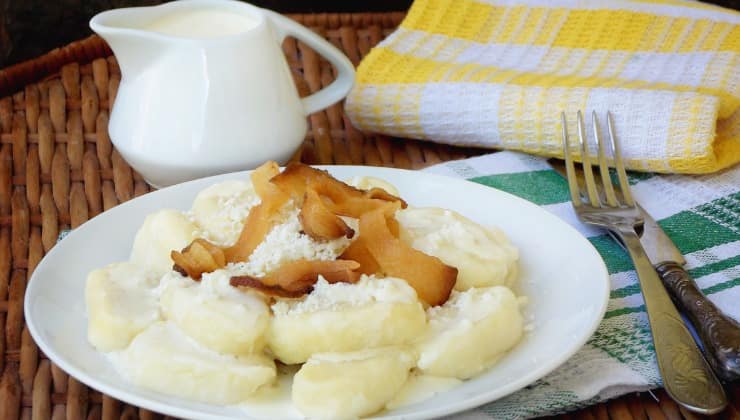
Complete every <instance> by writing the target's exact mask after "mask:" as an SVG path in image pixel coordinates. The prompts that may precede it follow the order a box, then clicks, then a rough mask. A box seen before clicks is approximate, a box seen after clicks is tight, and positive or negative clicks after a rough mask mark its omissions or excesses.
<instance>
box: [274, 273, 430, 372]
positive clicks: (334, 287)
mask: <svg viewBox="0 0 740 420" xmlns="http://www.w3.org/2000/svg"><path fill="white" fill-rule="evenodd" d="M272 314H273V317H272V322H271V324H270V328H269V330H268V332H267V345H268V347H269V348H270V351H271V352H272V354H274V355H275V357H276V358H277V359H278V360H280V361H281V362H283V363H287V364H293V363H303V362H305V361H306V360H308V359H309V357H311V355H312V354H315V353H327V352H335V353H336V352H347V351H357V350H362V349H367V348H374V347H383V346H390V345H401V344H409V343H411V342H412V341H413V340H415V339H416V338H418V337H419V336H421V334H423V333H424V331H425V330H426V314H425V313H424V308H423V307H422V305H421V303H420V302H419V300H418V299H417V297H416V292H414V289H412V288H411V287H409V285H408V284H407V283H406V282H405V281H403V280H400V279H395V278H388V277H387V278H375V277H374V276H363V278H362V279H361V280H360V281H359V282H357V283H356V284H347V283H334V284H330V283H328V282H326V281H324V280H323V279H322V280H320V281H319V282H318V283H316V285H315V286H314V289H313V292H311V293H310V294H309V295H307V296H306V297H305V298H304V299H301V300H280V301H278V302H276V303H274V304H273V305H272Z"/></svg>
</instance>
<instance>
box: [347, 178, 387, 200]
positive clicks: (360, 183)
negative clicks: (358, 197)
mask: <svg viewBox="0 0 740 420" xmlns="http://www.w3.org/2000/svg"><path fill="white" fill-rule="evenodd" d="M346 182H347V184H349V185H351V186H353V187H355V188H358V189H361V190H371V189H373V188H380V189H382V190H385V191H386V192H389V193H391V194H393V195H395V196H396V197H398V196H399V194H398V189H397V188H396V187H395V186H394V185H393V184H391V183H390V182H388V181H386V180H384V179H380V178H376V177H374V176H353V177H352V178H350V179H348V180H347V181H346Z"/></svg>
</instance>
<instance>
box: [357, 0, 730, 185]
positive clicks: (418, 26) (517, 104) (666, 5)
mask: <svg viewBox="0 0 740 420" xmlns="http://www.w3.org/2000/svg"><path fill="white" fill-rule="evenodd" d="M578 109H582V110H586V109H588V110H596V111H599V112H600V113H603V112H604V111H606V110H611V111H612V113H613V114H614V118H615V125H616V126H617V127H618V132H619V137H620V139H621V141H622V144H623V146H622V147H623V150H624V156H625V160H626V165H627V167H628V168H631V169H635V170H640V171H647V172H663V173H709V172H714V171H717V170H719V169H722V168H726V167H729V166H731V165H732V164H734V163H736V162H738V161H740V13H739V12H736V11H732V10H728V9H723V8H720V7H717V6H713V5H707V4H702V3H699V2H693V1H682V0H655V1H649V0H635V1H630V0H589V1H581V0H415V1H414V3H413V5H412V7H411V9H410V10H409V12H408V15H407V16H406V18H405V19H404V21H403V23H402V24H401V26H400V28H398V30H396V31H395V32H394V33H393V34H391V35H390V36H389V37H388V38H387V39H385V40H384V41H382V42H381V43H380V44H379V45H378V46H377V47H375V48H374V49H373V50H372V51H371V52H370V53H369V54H368V55H367V56H366V57H365V58H364V59H363V61H362V62H361V63H360V65H359V68H358V70H357V80H356V84H355V87H354V89H353V90H352V92H351V93H350V95H349V97H348V98H347V102H346V111H347V113H348V114H349V116H350V118H351V120H352V122H353V123H354V125H355V126H356V127H359V128H360V129H363V130H366V131H372V132H378V133H383V134H388V135H392V136H398V137H406V138H416V139H427V140H432V141H436V142H442V143H448V144H456V145H466V146H481V147H490V148H497V149H501V148H503V149H509V150H519V151H525V152H528V153H533V154H539V155H544V156H560V155H561V147H560V141H561V134H560V133H561V122H560V112H561V111H562V110H565V111H567V112H568V116H569V123H568V124H569V125H570V124H574V121H575V111H576V110H578ZM574 127H575V126H572V127H571V128H570V130H571V132H575V128H574Z"/></svg>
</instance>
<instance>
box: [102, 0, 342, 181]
mask: <svg viewBox="0 0 740 420" xmlns="http://www.w3.org/2000/svg"><path fill="white" fill-rule="evenodd" d="M90 27H91V28H92V29H93V30H94V31H95V32H97V33H98V34H100V36H102V37H103V38H104V39H105V40H106V41H107V42H108V44H109V45H110V46H111V49H112V50H113V52H114V54H115V56H116V59H117V60H118V63H119V66H120V68H121V75H122V78H121V83H120V86H119V89H118V94H117V97H116V100H115V103H114V106H113V110H112V114H111V119H110V123H109V132H110V136H111V140H112V141H113V143H114V145H115V146H116V148H117V149H118V151H119V152H120V153H121V155H122V156H123V157H124V159H126V161H127V162H128V163H129V164H130V165H131V166H132V167H133V168H134V169H136V170H137V171H138V172H139V173H140V174H141V175H142V176H143V177H144V178H145V179H146V180H147V182H149V183H150V184H151V185H153V186H156V187H162V186H167V185H171V184H174V183H178V182H182V181H187V180H190V179H195V178H198V177H202V176H207V175H213V174H218V173H225V172H231V171H237V170H244V169H249V168H252V167H255V166H257V165H259V164H261V163H262V162H264V161H266V160H271V159H272V160H277V161H280V162H285V161H286V160H287V159H288V158H290V156H291V155H292V154H293V153H294V152H295V151H296V149H297V148H298V146H299V145H300V144H301V142H302V141H303V138H304V137H305V134H306V129H307V123H306V115H307V114H310V113H312V112H315V111H318V110H321V109H323V108H326V107H328V106H330V105H332V104H333V103H335V102H337V101H339V100H340V99H341V98H342V97H344V96H345V95H346V94H347V92H349V89H350V88H351V87H352V83H353V80H354V68H353V66H352V64H351V63H350V62H349V60H348V59H347V58H346V57H345V56H344V55H343V54H342V53H341V52H340V51H339V50H337V49H336V48H334V47H333V46H332V45H331V44H329V43H328V42H326V41H325V40H324V39H323V38H321V37H319V36H318V35H316V34H315V33H313V32H311V31H310V30H308V29H307V28H305V27H303V26H301V25H299V24H298V23H296V22H294V21H292V20H290V19H288V18H286V17H284V16H281V15H279V14H277V13H274V12H271V11H269V10H265V9H261V8H258V7H255V6H252V5H249V4H246V3H242V2H238V1H231V0H181V1H175V2H171V3H167V4H164V5H160V6H154V7H136V8H125V9H116V10H110V11H107V12H103V13H100V14H98V15H97V16H95V17H93V19H92V20H91V21H90ZM286 36H295V37H296V38H298V39H300V40H301V41H303V42H304V43H306V44H307V45H309V46H310V47H311V48H313V49H314V50H316V51H317V52H318V53H319V54H321V55H323V56H324V57H326V58H327V59H328V60H329V61H330V62H331V63H332V64H333V65H334V66H335V67H336V68H337V70H338V77H337V79H336V80H335V81H334V82H333V83H332V84H330V85H329V86H327V87H326V88H324V89H322V90H320V91H318V92H316V93H314V94H312V95H310V96H308V97H305V98H299V96H298V93H297V91H296V88H295V84H294V82H293V79H292V76H291V74H290V69H289V68H288V65H287V63H286V61H285V57H284V55H283V53H282V49H281V48H280V44H281V42H282V40H283V39H284V38H285V37H286Z"/></svg>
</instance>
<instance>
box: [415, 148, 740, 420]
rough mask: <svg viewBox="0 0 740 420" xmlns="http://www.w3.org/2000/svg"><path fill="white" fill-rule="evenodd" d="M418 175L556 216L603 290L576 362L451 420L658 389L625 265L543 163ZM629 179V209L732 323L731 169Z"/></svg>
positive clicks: (514, 160)
mask: <svg viewBox="0 0 740 420" xmlns="http://www.w3.org/2000/svg"><path fill="white" fill-rule="evenodd" d="M426 170H427V171H429V172H432V173H437V174H442V175H449V176H453V177H457V178H464V179H468V180H470V181H473V182H477V183H480V184H484V185H488V186H491V187H493V188H497V189H499V190H503V191H506V192H509V193H511V194H514V195H517V196H520V197H522V198H525V199H527V200H529V201H532V202H534V203H535V204H538V205H540V206H542V207H543V208H544V209H546V210H548V211H550V212H552V213H554V214H556V215H557V216H559V217H560V218H562V219H563V220H565V221H566V222H568V223H570V224H571V225H572V226H573V227H575V228H576V229H578V230H579V231H580V232H581V233H583V235H585V236H586V237H587V238H588V240H589V241H590V242H591V243H592V244H593V245H594V247H595V248H596V249H597V250H598V251H599V253H600V254H601V256H602V257H603V258H604V261H605V262H606V265H607V268H608V270H609V274H610V280H611V294H610V299H609V304H608V307H607V311H606V315H605V316H604V320H603V321H602V323H601V324H600V326H599V328H598V329H597V331H596V333H594V335H593V336H592V337H591V339H590V340H589V341H588V342H587V343H586V345H584V346H583V348H581V349H580V350H579V351H578V353H576V354H575V355H574V356H573V357H571V358H570V359H569V360H568V361H567V362H565V364H563V365H562V366H560V367H559V368H558V369H556V370H555V371H553V372H552V373H550V374H549V375H547V376H545V377H544V378H542V379H540V380H538V381H536V382H535V383H534V384H532V385H531V386H528V387H526V388H524V389H522V390H520V391H518V392H516V393H514V394H512V395H510V396H508V397H505V398H503V399H500V400H498V401H495V402H493V403H490V404H488V405H484V406H482V407H479V408H477V409H474V410H472V411H468V412H465V413H463V414H459V415H456V416H452V417H451V418H454V419H456V420H457V419H465V420H473V419H475V420H479V419H497V420H498V419H522V418H530V417H537V416H542V415H545V414H554V413H560V412H563V411H569V410H574V409H577V408H580V407H584V406H588V405H592V404H595V403H597V402H600V401H604V400H607V399H609V398H613V397H617V396H619V395H623V394H626V393H630V392H634V391H645V390H649V389H652V388H657V387H660V386H661V380H660V376H659V374H658V366H657V362H656V360H655V352H654V349H653V343H652V336H651V333H650V328H649V326H648V323H647V314H646V313H645V306H644V302H643V300H642V295H641V294H640V288H639V285H638V282H637V275H636V273H635V271H634V269H633V266H632V262H631V260H630V259H629V256H628V255H627V253H626V251H624V250H623V249H621V248H620V247H619V246H618V245H617V244H616V242H614V241H613V240H612V239H611V238H610V237H609V236H608V235H607V234H606V233H605V231H603V230H600V229H597V228H594V227H590V226H587V225H584V224H582V223H580V222H579V221H578V219H577V217H576V215H575V212H574V211H573V208H572V206H571V204H570V201H569V199H570V195H569V193H568V185H567V183H566V181H565V179H564V178H562V177H561V176H560V175H559V174H558V173H556V172H555V171H554V170H553V169H552V168H551V167H550V166H549V164H548V163H547V162H546V161H545V160H544V159H543V158H539V157H534V156H530V155H526V154H522V153H517V152H509V151H505V152H500V153H493V154H489V155H483V156H480V157H475V158H471V159H467V160H459V161H451V162H446V163H443V164H440V165H436V166H433V167H430V168H428V169H426ZM629 179H630V184H631V186H632V192H633V194H634V196H635V198H636V200H637V201H638V202H639V203H640V204H641V205H642V206H643V207H644V208H645V210H647V211H648V212H649V213H650V214H651V215H652V216H653V217H654V218H655V219H656V220H658V222H659V223H660V225H661V227H662V228H663V229H664V230H665V231H666V233H667V234H668V235H669V236H670V237H671V239H672V240H673V241H674V242H675V243H676V245H677V246H678V248H679V249H680V250H681V253H682V254H684V256H685V257H686V260H687V265H686V268H687V270H688V272H689V273H690V274H691V276H693V278H694V279H695V280H696V282H697V284H698V285H699V287H700V288H701V289H702V291H703V292H704V294H706V295H707V296H708V297H709V299H711V300H712V301H713V302H714V303H715V304H716V305H717V306H719V307H720V309H722V310H723V311H724V312H725V313H726V314H728V315H730V316H732V317H733V318H735V319H736V320H740V305H738V304H737V303H738V302H740V210H739V209H740V166H736V167H735V168H732V169H727V170H724V171H719V172H717V173H715V174H711V175H703V176H687V175H676V174H672V175H659V174H652V173H630V174H629ZM471 199H472V198H471ZM534 327H535V328H536V325H535V326H534Z"/></svg>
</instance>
